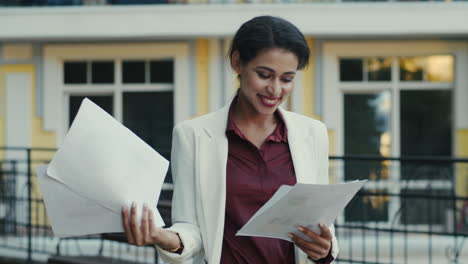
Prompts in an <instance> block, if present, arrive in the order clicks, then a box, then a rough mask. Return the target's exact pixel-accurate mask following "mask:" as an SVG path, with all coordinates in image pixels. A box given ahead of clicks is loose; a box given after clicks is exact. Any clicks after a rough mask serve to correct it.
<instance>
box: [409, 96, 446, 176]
mask: <svg viewBox="0 0 468 264" xmlns="http://www.w3.org/2000/svg"><path fill="white" fill-rule="evenodd" d="M400 120H401V121H400V122H401V125H400V134H401V146H400V148H401V155H402V156H448V157H450V156H452V123H453V121H452V120H453V115H452V92H451V91H449V90H432V91H401V92H400ZM401 173H402V175H401V177H402V179H415V177H417V179H450V175H451V173H452V172H451V168H450V165H449V164H439V165H438V166H437V165H436V164H432V165H431V166H430V167H428V166H427V163H426V164H422V163H419V164H418V163H414V162H413V163H402V172H401Z"/></svg>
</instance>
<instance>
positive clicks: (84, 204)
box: [37, 99, 169, 237]
mask: <svg viewBox="0 0 468 264" xmlns="http://www.w3.org/2000/svg"><path fill="white" fill-rule="evenodd" d="M168 167H169V162H168V161H167V160H166V159H164V158H163V157H162V156H161V155H160V154H159V153H157V152H156V151H155V150H153V149H152V148H151V147H150V146H149V145H147V144H146V143H145V142H144V141H143V140H141V139H140V138H138V137H137V136H136V135H135V134H134V133H133V132H132V131H130V130H129V129H127V128H126V127H124V126H123V125H122V124H120V123H119V122H118V121H117V120H115V119H114V118H113V117H112V116H111V115H109V114H107V113H106V112H105V111H104V110H102V109H101V108H99V107H98V106H97V105H95V104H94V103H93V102H91V101H90V100H88V99H84V100H83V102H82V104H81V106H80V109H79V111H78V114H77V116H76V118H75V120H74V122H73V124H72V126H71V128H70V130H69V132H68V134H67V136H66V138H65V140H64V142H63V144H62V146H61V147H60V149H59V150H58V151H57V153H56V154H55V156H54V158H53V159H52V162H51V163H50V164H49V165H48V166H40V167H38V168H37V175H38V179H39V185H40V188H41V191H42V194H43V198H44V202H45V206H46V210H47V214H48V216H49V220H50V222H51V225H52V230H53V231H54V234H55V235H56V236H58V237H68V236H79V235H87V234H97V233H110V232H123V231H124V230H123V226H122V220H121V211H122V208H123V207H124V206H127V207H129V206H130V205H131V203H132V202H136V204H137V205H138V208H139V209H138V214H139V215H138V220H139V219H140V217H141V207H142V206H143V204H146V205H147V206H148V207H149V208H152V210H153V213H154V215H153V219H154V222H155V223H154V224H155V225H157V226H164V221H163V220H162V218H161V215H160V214H159V212H158V211H157V209H156V205H157V202H158V200H159V195H160V191H161V188H162V184H163V182H164V178H165V176H166V173H167V170H168Z"/></svg>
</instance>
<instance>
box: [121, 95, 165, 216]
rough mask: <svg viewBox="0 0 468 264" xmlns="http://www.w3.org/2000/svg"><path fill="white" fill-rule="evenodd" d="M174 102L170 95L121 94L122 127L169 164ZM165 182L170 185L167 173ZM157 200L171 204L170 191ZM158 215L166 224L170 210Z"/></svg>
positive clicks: (162, 192)
mask: <svg viewBox="0 0 468 264" xmlns="http://www.w3.org/2000/svg"><path fill="white" fill-rule="evenodd" d="M173 102H174V93H173V92H172V91H168V92H125V93H123V123H124V125H125V126H126V127H128V128H129V129H130V130H132V131H133V132H134V133H135V134H136V135H138V136H139V137H140V138H141V139H142V140H143V141H145V142H146V143H148V145H150V146H151V147H153V148H154V149H155V150H156V151H158V152H159V153H160V154H161V155H162V156H163V157H165V158H166V159H168V160H170V156H171V146H172V128H173V126H174V104H173ZM165 181H166V182H172V176H171V171H170V170H169V171H168V174H167V175H166V178H165ZM159 199H160V201H171V200H172V191H164V190H163V191H161V196H160V198H159ZM161 213H162V214H163V217H164V219H165V220H168V219H169V220H170V210H167V208H165V209H164V210H163V211H162V212H161ZM169 223H170V221H169Z"/></svg>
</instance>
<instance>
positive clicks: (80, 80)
mask: <svg viewBox="0 0 468 264" xmlns="http://www.w3.org/2000/svg"><path fill="white" fill-rule="evenodd" d="M117 71H120V72H117ZM63 74H64V76H63V80H64V91H65V94H66V97H67V101H68V107H67V108H68V111H69V114H68V125H71V123H72V122H73V119H74V118H75V116H76V114H77V112H78V109H79V107H80V105H81V102H82V100H83V99H84V98H85V97H87V98H89V99H90V100H91V101H93V102H94V103H96V104H97V105H99V106H100V107H101V108H103V109H104V110H105V111H107V112H108V113H109V114H111V115H113V116H114V117H115V118H116V119H117V120H119V121H120V122H122V123H123V125H125V126H126V127H128V128H129V129H130V130H132V131H133V132H134V133H135V134H136V135H138V136H139V137H140V138H141V139H142V140H143V141H145V142H146V143H147V144H148V145H150V146H151V147H153V148H154V149H155V150H156V151H158V152H159V153H160V154H161V155H162V156H164V157H165V158H166V159H170V151H171V143H172V128H173V126H174V91H173V90H174V87H173V86H174V84H173V81H174V76H173V75H174V69H173V61H172V59H158V60H157V59H154V60H132V59H124V60H119V59H113V60H91V61H64V63H63ZM117 76H121V78H116V77H117ZM166 180H167V181H169V182H172V179H171V177H166ZM165 196H167V193H164V191H163V193H162V194H161V199H166V198H168V197H165Z"/></svg>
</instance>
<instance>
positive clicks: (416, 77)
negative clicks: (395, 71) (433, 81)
mask: <svg viewBox="0 0 468 264" xmlns="http://www.w3.org/2000/svg"><path fill="white" fill-rule="evenodd" d="M423 68H424V58H423V57H409V58H400V81H422V80H424V73H423Z"/></svg>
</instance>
